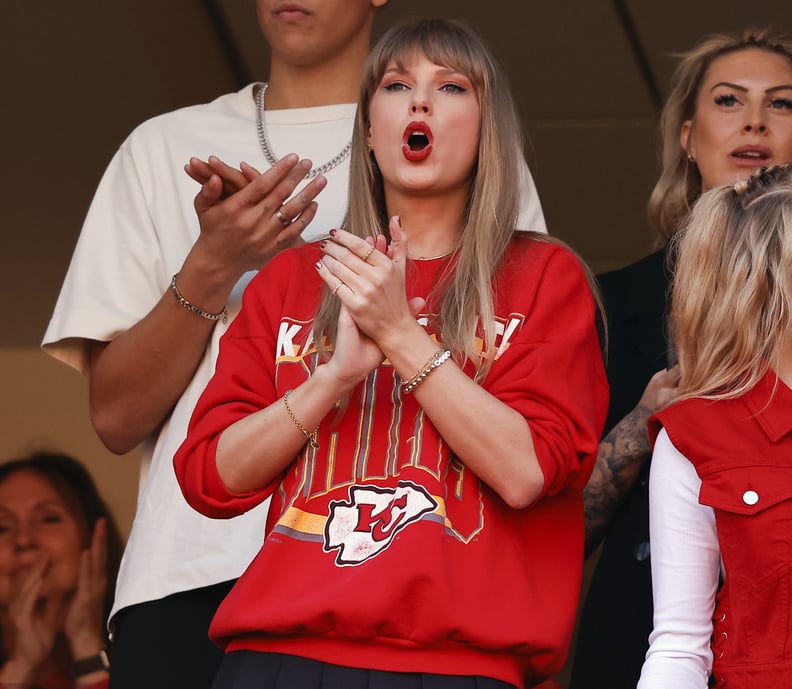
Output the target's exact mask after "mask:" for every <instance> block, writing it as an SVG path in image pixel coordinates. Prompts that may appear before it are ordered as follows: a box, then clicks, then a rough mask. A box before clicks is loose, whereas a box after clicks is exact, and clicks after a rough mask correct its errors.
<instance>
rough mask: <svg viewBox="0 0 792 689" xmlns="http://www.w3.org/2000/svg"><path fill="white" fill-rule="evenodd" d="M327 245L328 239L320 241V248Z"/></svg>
mask: <svg viewBox="0 0 792 689" xmlns="http://www.w3.org/2000/svg"><path fill="white" fill-rule="evenodd" d="M326 246H327V240H326V239H323V240H322V241H321V242H319V248H320V249H324V248H325V247H326Z"/></svg>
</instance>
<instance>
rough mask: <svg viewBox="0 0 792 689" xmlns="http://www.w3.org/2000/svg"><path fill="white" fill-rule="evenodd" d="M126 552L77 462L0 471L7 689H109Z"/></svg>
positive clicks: (1, 671)
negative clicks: (111, 638)
mask: <svg viewBox="0 0 792 689" xmlns="http://www.w3.org/2000/svg"><path fill="white" fill-rule="evenodd" d="M121 549H122V542H121V537H120V535H119V532H118V528H117V527H116V524H115V522H114V520H113V517H112V515H111V514H110V512H109V510H108V509H107V506H106V505H105V503H104V501H103V500H102V498H101V496H100V495H99V492H98V491H97V488H96V485H95V484H94V482H93V479H92V478H91V476H90V474H89V473H88V471H87V470H86V469H85V467H83V465H82V464H80V463H79V462H78V461H77V460H75V459H73V458H72V457H69V456H68V455H64V454H56V453H45V452H39V453H35V454H32V455H30V456H28V457H24V458H20V459H15V460H12V461H9V462H6V463H4V464H2V465H0V630H1V631H2V643H0V662H1V663H2V666H1V667H0V687H3V688H4V689H34V688H35V689H39V688H41V689H67V688H69V689H70V688H72V687H78V688H80V689H83V688H85V689H88V687H90V688H91V689H93V688H94V687H95V688H96V689H103V688H104V687H106V686H107V683H108V679H109V662H108V658H107V654H106V647H107V635H106V630H105V622H106V620H107V615H108V613H109V611H110V606H111V603H112V590H113V582H114V581H115V576H116V573H117V571H118V563H119V561H120V558H121Z"/></svg>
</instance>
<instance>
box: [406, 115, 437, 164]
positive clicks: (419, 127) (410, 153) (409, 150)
mask: <svg viewBox="0 0 792 689" xmlns="http://www.w3.org/2000/svg"><path fill="white" fill-rule="evenodd" d="M433 141H434V137H433V136H432V130H431V129H430V127H429V125H428V124H426V122H410V124H408V125H407V128H406V129H405V130H404V137H403V140H402V153H403V154H404V157H405V158H407V160H409V161H410V162H411V163H420V162H421V161H422V160H426V159H427V158H428V157H429V154H430V153H431V152H432V142H433Z"/></svg>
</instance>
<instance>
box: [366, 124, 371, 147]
mask: <svg viewBox="0 0 792 689" xmlns="http://www.w3.org/2000/svg"><path fill="white" fill-rule="evenodd" d="M366 144H367V145H368V149H369V151H370V150H371V127H369V128H368V133H367V134H366Z"/></svg>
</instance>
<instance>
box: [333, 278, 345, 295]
mask: <svg viewBox="0 0 792 689" xmlns="http://www.w3.org/2000/svg"><path fill="white" fill-rule="evenodd" d="M343 284H344V283H343V282H341V280H339V281H338V284H337V285H336V286H335V287H333V296H335V293H336V292H338V290H339V288H340V287H341V285H343Z"/></svg>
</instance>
